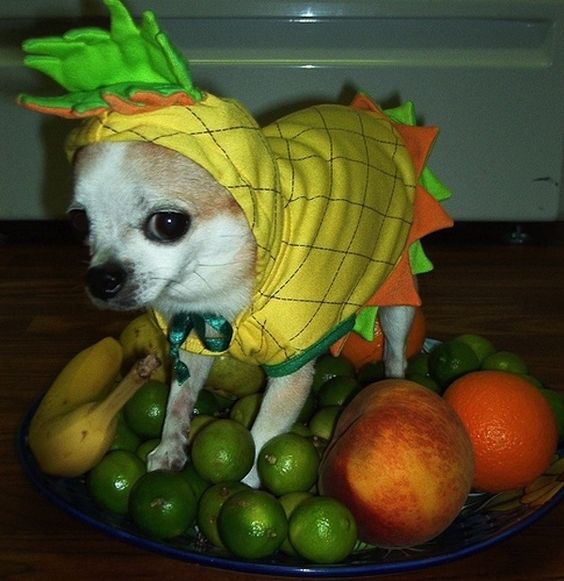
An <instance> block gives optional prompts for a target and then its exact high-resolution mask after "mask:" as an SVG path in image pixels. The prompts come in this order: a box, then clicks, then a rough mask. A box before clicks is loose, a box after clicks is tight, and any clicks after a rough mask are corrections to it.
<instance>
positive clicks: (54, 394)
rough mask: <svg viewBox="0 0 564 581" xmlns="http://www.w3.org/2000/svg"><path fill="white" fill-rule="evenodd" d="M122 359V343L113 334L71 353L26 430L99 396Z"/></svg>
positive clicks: (110, 385) (110, 380)
mask: <svg viewBox="0 0 564 581" xmlns="http://www.w3.org/2000/svg"><path fill="white" fill-rule="evenodd" d="M122 359H123V355H122V347H121V345H120V344H119V343H118V341H116V340H115V339H114V338H113V337H106V338H105V339H102V340H101V341H98V342H97V343H95V344H94V345H92V346H90V347H88V348H87V349H84V350H83V351H81V352H80V353H78V354H77V355H75V356H74V357H73V358H72V359H71V360H70V361H69V362H68V363H67V364H66V365H65V367H64V368H63V370H62V371H61V372H60V373H59V375H58V376H57V378H56V379H55V381H54V382H53V384H52V385H51V387H50V388H49V390H48V391H47V393H46V394H45V396H44V397H43V399H42V400H41V403H40V404H39V407H38V408H37V410H36V412H35V414H34V416H33V419H32V421H31V425H30V433H31V432H33V431H34V430H35V429H37V427H38V426H39V425H40V424H41V423H43V422H44V421H45V420H46V419H49V418H50V417H52V416H55V415H60V414H62V413H65V412H66V411H69V410H72V409H74V408H75V407H77V406H78V405H80V404H83V403H86V402H91V401H98V400H100V399H101V398H103V397H104V396H105V395H106V394H107V393H108V392H109V391H110V389H111V388H112V386H113V385H114V384H115V380H116V377H117V375H118V373H119V372H120V369H121V364H122Z"/></svg>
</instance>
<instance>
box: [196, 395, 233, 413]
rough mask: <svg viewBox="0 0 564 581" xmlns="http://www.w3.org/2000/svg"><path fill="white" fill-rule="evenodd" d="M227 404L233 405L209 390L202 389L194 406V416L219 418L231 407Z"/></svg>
mask: <svg viewBox="0 0 564 581" xmlns="http://www.w3.org/2000/svg"><path fill="white" fill-rule="evenodd" d="M227 402H229V403H232V402H230V400H228V399H226V398H224V397H221V396H218V395H217V396H216V394H215V393H212V392H211V391H210V390H209V389H202V390H201V391H200V393H199V394H198V399H196V403H195V404H194V415H196V416H199V415H202V416H217V415H219V414H220V413H221V412H222V411H223V410H224V409H226V408H227V407H229V405H228V403H227Z"/></svg>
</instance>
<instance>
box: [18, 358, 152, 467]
mask: <svg viewBox="0 0 564 581" xmlns="http://www.w3.org/2000/svg"><path fill="white" fill-rule="evenodd" d="M159 363H160V362H159V361H158V359H156V357H154V356H153V355H148V356H147V357H146V358H145V359H143V360H142V361H139V362H138V363H136V364H135V365H134V366H133V367H132V368H131V370H130V371H129V373H128V374H127V375H126V376H125V377H124V378H123V380H122V381H121V382H120V383H119V384H118V385H117V386H116V387H115V388H114V389H113V390H112V391H111V392H110V393H109V394H108V395H106V396H105V397H104V398H103V399H101V400H100V401H93V402H92V401H90V402H86V403H81V404H79V405H77V406H76V407H74V408H72V409H68V408H67V409H66V410H65V411H63V412H61V413H60V414H56V415H50V416H49V417H44V419H43V421H42V422H41V423H36V424H35V426H34V429H33V430H32V429H31V426H30V432H29V440H28V441H29V447H30V449H31V452H32V454H33V455H34V457H35V459H36V460H37V463H38V464H39V467H40V468H41V470H42V471H43V472H45V473H46V474H50V475H53V476H64V477H75V476H80V475H82V474H84V473H85V472H87V471H88V470H90V469H91V468H92V467H93V466H95V465H96V464H97V463H98V462H99V461H100V460H101V459H102V457H103V456H104V454H105V453H106V452H107V451H108V450H109V448H110V446H111V444H112V441H113V439H114V436H115V432H116V428H117V422H118V413H119V411H120V410H121V408H122V407H123V406H124V405H125V403H126V402H127V401H128V400H129V399H130V398H131V396H132V395H133V394H134V393H135V392H136V391H137V390H138V389H139V388H140V387H141V386H142V385H143V384H144V383H145V382H146V381H147V379H149V377H150V375H151V373H152V372H153V370H154V369H155V368H156V367H157V366H158V365H159ZM32 423H33V420H32Z"/></svg>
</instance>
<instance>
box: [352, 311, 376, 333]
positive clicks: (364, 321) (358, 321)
mask: <svg viewBox="0 0 564 581" xmlns="http://www.w3.org/2000/svg"><path fill="white" fill-rule="evenodd" d="M377 315H378V307H363V308H362V309H361V310H360V311H359V312H358V314H357V315H356V318H355V321H354V328H353V331H354V332H355V333H358V334H359V335H360V336H361V337H362V338H363V339H366V341H374V328H375V326H376V317H377Z"/></svg>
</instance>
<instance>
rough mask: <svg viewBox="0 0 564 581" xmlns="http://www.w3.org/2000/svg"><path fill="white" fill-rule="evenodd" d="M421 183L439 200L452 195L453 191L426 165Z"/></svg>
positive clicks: (446, 198)
mask: <svg viewBox="0 0 564 581" xmlns="http://www.w3.org/2000/svg"><path fill="white" fill-rule="evenodd" d="M419 181H420V183H421V185H422V186H423V187H424V188H425V189H426V190H427V191H428V192H429V193H430V194H431V195H432V196H433V198H435V200H437V201H438V202H442V201H444V200H448V199H449V198H450V197H451V196H452V192H451V191H450V190H449V189H448V188H447V187H446V186H445V185H444V184H443V183H442V182H441V181H439V179H438V178H437V177H436V176H435V174H434V173H433V172H432V171H431V170H430V169H429V168H428V167H425V168H424V169H423V171H422V172H421V177H420V178H419Z"/></svg>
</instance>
